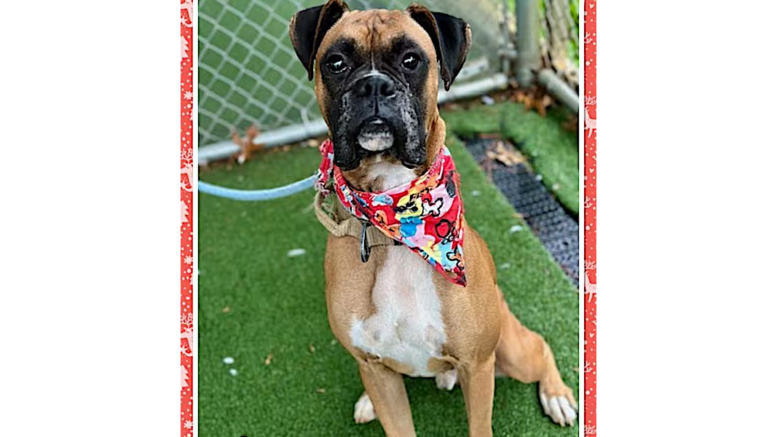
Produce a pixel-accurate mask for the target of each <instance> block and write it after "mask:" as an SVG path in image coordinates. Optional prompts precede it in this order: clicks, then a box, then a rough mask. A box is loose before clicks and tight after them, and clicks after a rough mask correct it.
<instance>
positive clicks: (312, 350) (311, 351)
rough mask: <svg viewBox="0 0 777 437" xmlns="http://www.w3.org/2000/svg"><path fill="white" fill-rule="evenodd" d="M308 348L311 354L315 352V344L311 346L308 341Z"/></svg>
mask: <svg viewBox="0 0 777 437" xmlns="http://www.w3.org/2000/svg"><path fill="white" fill-rule="evenodd" d="M308 350H310V353H311V354H314V353H316V347H315V346H313V343H310V347H308Z"/></svg>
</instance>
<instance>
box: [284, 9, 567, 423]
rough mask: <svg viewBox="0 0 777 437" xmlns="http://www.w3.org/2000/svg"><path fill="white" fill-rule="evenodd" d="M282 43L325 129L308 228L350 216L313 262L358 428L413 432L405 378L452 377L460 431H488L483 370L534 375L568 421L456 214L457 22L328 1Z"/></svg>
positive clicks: (548, 359)
mask: <svg viewBox="0 0 777 437" xmlns="http://www.w3.org/2000/svg"><path fill="white" fill-rule="evenodd" d="M289 35H290V38H291V42H292V44H293V46H294V49H295V51H296V53H297V56H298V57H299V60H300V61H301V62H302V64H303V65H304V66H305V68H306V69H307V72H308V78H309V79H313V78H314V77H315V94H316V97H317V99H318V103H319V106H320V108H321V113H322V114H323V116H324V119H325V121H326V123H327V125H328V127H329V138H330V140H327V142H326V143H325V146H322V153H323V158H324V159H323V163H322V169H323V173H328V175H326V174H325V175H323V180H324V183H326V182H327V179H329V177H331V178H332V179H330V181H331V186H332V187H333V188H331V189H332V190H333V191H335V192H336V193H337V197H338V199H339V202H338V201H335V202H334V203H335V206H334V209H335V210H334V211H333V212H332V214H333V215H334V219H322V218H321V217H319V219H320V220H322V223H324V222H326V221H327V220H330V221H331V220H335V219H337V220H340V221H341V222H340V224H343V223H345V224H353V223H356V226H343V227H342V229H346V228H347V230H346V231H343V232H335V231H334V230H335V229H340V228H337V226H340V225H337V226H335V225H331V226H329V225H326V223H325V226H327V227H328V229H330V231H331V232H330V235H329V237H328V241H327V249H326V256H325V261H324V268H325V273H326V301H327V310H328V316H329V324H330V326H331V328H332V331H333V333H334V335H335V337H337V339H338V340H339V341H340V343H342V345H343V346H344V347H345V348H346V349H347V350H348V352H349V353H350V354H351V355H352V356H353V357H354V359H355V360H356V362H357V363H358V367H359V372H360V374H361V379H362V382H363V384H364V388H365V393H364V394H363V395H362V396H361V398H360V399H359V400H358V401H357V403H356V406H355V413H354V418H355V420H356V422H367V421H370V420H373V419H375V418H376V417H377V419H378V420H379V421H380V423H381V425H382V426H383V429H384V431H385V433H386V435H387V436H389V437H394V436H400V437H408V436H415V435H416V434H415V429H414V426H413V420H412V417H411V413H410V404H409V401H408V397H407V393H406V391H405V386H404V381H403V375H409V376H420V377H434V378H435V379H436V382H437V386H438V387H440V388H444V389H448V390H450V389H452V388H453V387H454V385H455V384H456V383H459V384H461V388H462V392H463V394H464V399H465V403H466V412H467V422H468V428H469V435H470V436H475V437H484V436H491V435H492V428H491V412H492V403H493V396H494V377H495V375H507V376H509V377H511V378H514V379H517V380H519V381H521V382H524V383H533V382H539V397H540V401H541V404H542V408H543V410H544V412H545V413H546V414H547V415H549V416H550V417H551V418H552V420H553V421H555V422H556V423H558V424H561V425H562V426H563V425H570V426H571V425H573V424H574V422H575V420H576V417H577V413H576V409H577V404H576V402H575V398H574V396H573V394H572V391H571V390H570V389H569V387H567V386H566V385H565V384H564V382H563V381H562V379H561V376H560V374H559V371H558V368H557V367H556V363H555V359H554V357H553V352H551V349H550V347H549V346H548V344H547V343H546V342H545V340H544V339H543V338H542V337H541V336H540V335H538V334H537V333H535V332H532V331H530V330H529V329H527V328H526V327H524V326H522V325H521V323H520V322H519V321H518V319H517V318H516V317H515V316H514V315H513V314H512V313H511V312H510V309H509V308H508V307H507V304H506V302H505V300H504V297H503V295H502V292H501V290H500V289H499V286H498V285H497V281H496V269H495V268H494V262H493V260H492V258H491V254H490V252H489V250H488V247H487V246H486V244H485V243H484V242H483V240H482V239H481V238H480V236H479V235H478V234H477V232H475V231H474V230H473V229H472V228H470V227H469V226H468V225H467V223H466V220H465V219H464V218H463V213H462V212H461V211H462V210H461V207H460V196H459V191H458V173H456V172H455V167H453V163H452V160H451V158H450V154H449V153H448V152H447V149H446V148H445V146H444V141H445V122H444V121H443V120H442V119H441V118H440V115H439V112H438V108H437V91H438V83H439V81H440V79H442V82H443V85H444V87H445V89H446V90H447V89H448V88H449V87H450V86H451V84H452V83H453V81H454V79H455V78H456V75H457V74H458V73H459V71H460V70H461V68H462V66H463V65H464V61H465V59H466V57H467V53H468V51H469V47H470V43H471V34H470V28H469V25H467V23H465V22H464V21H462V20H461V19H459V18H456V17H453V16H450V15H446V14H443V13H439V12H431V11H429V10H428V9H426V8H424V7H422V6H419V5H415V4H414V5H411V6H410V7H408V9H406V10H404V11H388V10H367V11H355V10H353V11H352V10H349V8H348V6H347V5H346V4H345V3H344V2H343V1H341V0H330V1H329V2H327V3H326V4H324V5H322V6H317V7H313V8H310V9H305V10H303V11H301V12H298V13H297V14H296V15H295V16H294V17H293V18H292V20H291V23H290V30H289ZM327 148H329V150H327ZM327 163H328V165H329V167H327ZM319 176H320V177H322V173H320V174H319ZM323 185H324V184H323V183H322V184H321V186H319V188H320V189H321V190H323V191H327V189H326V188H324V187H323ZM359 223H361V224H362V226H361V228H360V227H359ZM359 229H361V232H359ZM376 229H377V230H378V231H379V232H377V233H375V232H374V231H375V230H376ZM430 229H431V230H430ZM440 229H443V230H442V231H440ZM367 230H369V231H370V232H372V233H368V232H366V231H367ZM435 232H436V233H437V234H436V235H434V233H435ZM366 235H367V237H365V236H366ZM369 235H372V236H371V237H370V236H369ZM376 235H377V236H376ZM381 239H382V241H380V240H381ZM367 240H371V241H367ZM387 241H388V242H387ZM464 267H466V276H465V275H464Z"/></svg>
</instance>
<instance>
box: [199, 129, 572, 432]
mask: <svg viewBox="0 0 777 437" xmlns="http://www.w3.org/2000/svg"><path fill="white" fill-rule="evenodd" d="M449 143H450V145H451V151H452V153H453V156H454V158H455V161H456V165H457V167H458V169H459V171H460V172H461V180H462V184H463V187H462V195H463V196H464V201H465V207H466V214H467V219H468V221H469V223H470V225H471V226H472V227H474V228H475V229H476V230H478V231H479V232H480V234H481V235H482V237H483V238H484V239H485V240H486V241H487V242H488V244H489V247H490V248H491V253H492V254H493V256H494V258H495V262H496V265H497V266H498V270H499V283H500V285H501V286H502V290H503V291H504V294H505V297H506V299H507V301H508V303H509V305H510V307H511V308H512V309H513V311H514V312H515V313H516V314H517V315H518V317H519V318H520V320H521V321H522V322H523V323H524V324H525V325H526V326H528V327H530V328H532V329H534V330H536V331H538V332H540V333H541V334H542V335H543V336H544V337H545V338H546V340H547V341H548V343H549V344H550V346H551V347H552V348H553V351H554V352H555V355H556V360H557V363H558V366H559V369H560V371H561V374H562V376H563V378H564V380H565V381H566V382H567V384H569V385H570V387H572V390H573V392H574V393H577V389H578V377H579V374H578V372H577V370H576V369H577V366H578V326H579V325H578V293H577V292H576V290H575V288H574V287H573V286H572V285H571V284H570V282H569V281H568V280H567V278H566V277H565V275H564V273H563V272H562V271H561V269H560V268H559V267H558V266H557V265H556V264H555V263H554V262H553V261H552V260H551V258H550V256H549V255H548V254H547V252H546V251H545V250H544V248H543V247H542V245H541V244H540V242H539V241H538V240H537V239H536V238H535V236H534V235H533V234H532V232H531V231H530V230H529V228H528V227H527V226H526V224H525V223H524V222H523V221H522V220H521V219H520V218H519V217H518V216H517V215H516V214H515V212H514V210H513V209H512V208H511V207H510V205H509V204H508V203H507V201H506V200H505V199H504V197H503V196H502V195H501V193H500V192H499V191H498V190H497V189H496V188H495V187H494V186H493V185H491V184H490V183H488V182H487V180H486V177H485V175H484V173H483V172H482V171H481V170H480V169H479V168H478V166H477V164H476V163H475V162H474V160H473V159H472V158H471V156H470V155H469V153H468V152H467V151H466V150H465V149H464V148H463V147H462V146H461V145H460V143H459V142H458V141H457V140H456V139H454V138H450V141H449ZM318 163H319V154H318V151H317V150H316V149H314V148H305V149H294V150H291V151H289V152H287V153H273V154H268V155H265V156H260V157H256V158H255V159H254V160H251V161H249V162H247V163H246V164H245V165H244V166H242V167H235V168H233V169H231V170H227V169H226V168H217V169H213V170H209V171H207V172H205V173H204V174H202V175H201V177H202V179H203V180H205V181H207V182H211V183H216V184H221V185H224V186H229V187H237V188H243V189H252V188H267V187H274V186H278V185H281V184H285V183H289V182H292V181H296V180H299V179H301V178H303V177H306V176H309V175H310V174H312V173H313V171H314V170H315V169H316V167H317V166H318ZM312 197H313V192H312V190H310V191H307V192H304V193H300V194H297V195H294V196H291V197H288V198H285V199H280V200H274V201H269V202H248V203H243V202H236V201H231V200H226V199H221V198H216V197H212V196H208V195H204V194H201V195H200V196H199V270H200V275H199V305H198V311H199V313H198V314H199V322H198V326H199V361H198V378H199V379H198V384H199V385H198V393H199V401H198V405H199V407H198V419H199V423H198V426H199V435H201V436H203V437H238V436H247V437H258V436H294V437H297V436H324V437H326V436H333V437H334V436H337V437H342V436H382V435H383V431H382V429H381V427H380V424H379V423H378V422H377V421H375V422H372V423H370V424H366V425H357V424H355V423H354V422H353V404H354V402H356V400H357V399H358V397H359V396H360V395H361V393H362V390H363V389H362V385H361V381H360V379H359V374H358V370H357V366H356V363H355V361H354V360H353V359H352V358H351V357H350V355H348V353H347V352H346V351H345V350H344V349H343V348H342V346H340V344H339V343H337V342H336V341H335V339H334V336H333V335H332V333H331V331H330V329H329V325H328V322H327V316H326V304H325V297H324V272H323V256H324V248H325V242H326V231H325V230H324V228H323V227H322V226H321V225H320V224H319V223H318V222H317V221H316V218H315V216H314V213H313V211H312V210H311V209H310V207H309V206H310V204H311V202H312ZM514 225H520V226H522V227H523V230H521V231H519V232H515V233H512V234H511V233H510V228H511V227H512V226H514ZM292 249H304V250H305V254H304V255H301V256H297V257H289V256H287V254H288V252H289V251H290V250H292ZM270 354H272V360H271V361H270V362H269V364H268V365H266V364H265V360H266V359H267V357H268V356H269V355H270ZM225 357H232V358H234V363H233V364H231V365H228V364H225V363H224V362H223V359H224V358H225ZM230 369H235V370H236V371H237V374H236V375H232V374H230ZM406 384H407V388H408V393H409V396H410V402H411V405H412V409H413V419H414V422H415V426H416V430H417V432H418V435H419V436H435V437H440V436H443V437H444V436H464V435H466V434H467V431H466V426H467V425H466V413H465V409H464V400H463V398H462V394H461V389H460V388H459V387H456V388H455V389H454V390H453V391H452V392H446V391H441V390H438V389H437V388H436V387H435V383H434V380H433V379H413V378H407V379H406ZM493 428H494V435H495V436H525V437H532V436H576V435H578V426H575V427H574V428H569V427H567V428H562V427H559V426H558V425H555V424H554V423H552V422H551V420H550V419H549V418H548V417H547V416H545V415H544V414H543V412H542V408H541V406H540V403H539V399H538V393H537V384H530V385H527V384H522V383H519V382H517V381H514V380H510V379H506V378H499V379H497V383H496V393H495V398H494V413H493Z"/></svg>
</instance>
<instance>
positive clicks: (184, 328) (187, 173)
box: [180, 0, 597, 437]
mask: <svg viewBox="0 0 777 437" xmlns="http://www.w3.org/2000/svg"><path fill="white" fill-rule="evenodd" d="M582 9H583V20H584V22H583V32H584V49H583V50H584V56H583V60H584V63H585V65H584V69H583V80H584V82H585V87H584V88H585V96H584V97H585V99H584V116H585V119H584V120H585V124H584V127H585V130H584V137H585V146H584V149H585V151H584V153H585V157H584V160H583V162H584V167H583V181H584V192H583V195H584V196H585V200H584V205H583V223H584V225H585V230H584V232H583V242H584V243H583V244H584V246H583V248H584V249H583V250H584V258H585V276H584V284H585V285H584V287H585V288H584V291H585V297H584V313H585V323H584V325H583V326H584V331H583V332H584V338H585V340H584V347H585V352H584V360H585V368H584V370H583V373H584V379H583V388H584V390H585V392H584V403H585V417H584V418H583V420H584V423H583V427H584V428H583V429H584V431H585V435H592V436H595V435H596V282H597V280H596V0H584V1H583V8H582ZM194 20H196V17H195V15H194V4H193V2H192V0H184V1H182V2H181V19H180V21H181V24H180V25H181V165H180V171H181V329H180V331H181V436H182V437H192V435H193V433H194V408H193V393H192V389H193V384H194V375H193V374H192V371H193V369H192V364H193V361H194V341H195V340H194V315H193V294H192V284H193V281H194V275H195V272H194V253H193V246H194V244H193V240H192V234H193V232H192V229H193V224H194V223H193V217H194V216H193V210H192V208H193V203H192V202H193V192H194V187H195V183H194V160H193V120H194V114H195V112H194V83H193V82H194V78H193V70H192V62H193V60H192V55H193V51H192V45H193V35H192V31H193V26H194Z"/></svg>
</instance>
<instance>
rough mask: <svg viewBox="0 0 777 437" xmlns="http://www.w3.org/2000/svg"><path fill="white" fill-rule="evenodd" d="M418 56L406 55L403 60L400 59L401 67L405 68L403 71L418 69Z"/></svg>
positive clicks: (413, 54)
mask: <svg viewBox="0 0 777 437" xmlns="http://www.w3.org/2000/svg"><path fill="white" fill-rule="evenodd" d="M418 62H419V59H418V55H416V54H415V53H408V54H406V55H405V57H404V58H402V66H403V67H405V70H408V71H413V70H415V69H416V68H417V67H418Z"/></svg>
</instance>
